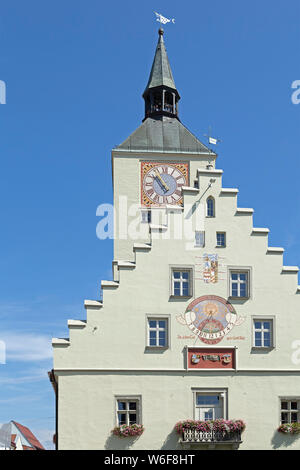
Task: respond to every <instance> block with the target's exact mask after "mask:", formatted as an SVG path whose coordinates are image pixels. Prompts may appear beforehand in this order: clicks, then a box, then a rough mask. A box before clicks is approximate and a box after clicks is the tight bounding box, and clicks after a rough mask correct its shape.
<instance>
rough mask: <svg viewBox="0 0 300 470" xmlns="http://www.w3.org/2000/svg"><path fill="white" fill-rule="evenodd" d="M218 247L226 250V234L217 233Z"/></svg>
mask: <svg viewBox="0 0 300 470" xmlns="http://www.w3.org/2000/svg"><path fill="white" fill-rule="evenodd" d="M217 246H218V247H220V248H225V246H226V233H225V232H217Z"/></svg>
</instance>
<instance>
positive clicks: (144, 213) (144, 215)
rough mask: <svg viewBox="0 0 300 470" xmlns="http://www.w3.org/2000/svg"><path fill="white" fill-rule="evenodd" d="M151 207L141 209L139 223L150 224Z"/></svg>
mask: <svg viewBox="0 0 300 470" xmlns="http://www.w3.org/2000/svg"><path fill="white" fill-rule="evenodd" d="M151 220H152V213H151V209H141V224H151Z"/></svg>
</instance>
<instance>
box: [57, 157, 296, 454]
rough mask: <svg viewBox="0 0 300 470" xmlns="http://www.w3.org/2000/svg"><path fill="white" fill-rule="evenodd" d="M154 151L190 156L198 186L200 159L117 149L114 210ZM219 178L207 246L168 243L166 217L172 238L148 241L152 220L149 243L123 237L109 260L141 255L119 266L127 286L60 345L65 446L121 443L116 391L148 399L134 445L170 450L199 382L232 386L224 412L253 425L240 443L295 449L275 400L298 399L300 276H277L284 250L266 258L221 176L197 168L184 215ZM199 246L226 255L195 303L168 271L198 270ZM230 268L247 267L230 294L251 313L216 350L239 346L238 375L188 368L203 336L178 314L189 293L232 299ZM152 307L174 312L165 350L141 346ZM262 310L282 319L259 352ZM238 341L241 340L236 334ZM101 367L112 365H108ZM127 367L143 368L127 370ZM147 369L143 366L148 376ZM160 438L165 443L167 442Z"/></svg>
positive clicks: (136, 192)
mask: <svg viewBox="0 0 300 470" xmlns="http://www.w3.org/2000/svg"><path fill="white" fill-rule="evenodd" d="M151 158H153V160H155V161H156V160H164V159H165V160H167V161H176V160H177V159H179V160H180V161H190V171H191V174H190V181H191V182H193V181H194V179H196V178H197V169H198V168H202V169H204V168H205V162H204V160H203V159H202V158H199V159H198V160H197V159H195V158H194V159H193V160H192V158H191V157H190V156H188V155H185V156H175V155H174V156H170V155H165V156H160V157H158V156H157V155H150V157H147V158H146V157H145V158H144V157H143V158H140V157H139V156H135V157H128V156H127V157H126V158H125V156H119V155H116V156H115V158H114V196H115V201H116V209H117V211H118V197H119V195H127V196H128V201H129V203H137V202H139V200H140V199H139V198H140V187H139V184H140V183H139V181H140V177H139V175H140V160H141V159H151ZM206 163H207V162H206ZM212 175H213V178H214V179H215V180H216V181H215V183H213V185H212V187H211V188H210V189H209V191H207V192H206V193H205V197H204V198H203V202H205V200H206V198H207V197H208V196H210V195H212V196H213V197H214V198H215V201H216V217H215V218H206V219H205V225H204V229H205V232H206V244H205V247H204V248H197V249H192V250H187V246H186V240H174V239H172V228H171V227H172V226H173V219H172V218H174V217H175V215H174V214H169V215H168V227H169V228H168V230H167V231H166V232H163V237H165V239H162V233H159V232H158V233H157V232H154V231H153V232H152V233H151V238H149V236H148V230H149V227H148V225H147V224H146V226H147V227H146V229H145V230H146V232H145V238H142V239H141V240H137V241H139V242H141V241H143V240H146V241H148V242H149V241H151V250H150V251H148V250H145V251H137V252H134V251H133V243H134V241H132V240H121V241H120V240H116V241H115V256H114V259H115V260H118V259H120V260H131V261H135V266H134V267H133V268H130V269H129V268H120V270H119V272H117V273H116V276H117V277H118V279H119V281H120V282H119V284H118V285H117V287H110V288H107V287H106V288H105V289H104V291H103V307H102V308H99V309H96V308H88V309H87V323H86V326H84V327H72V328H70V344H69V345H64V346H63V345H59V346H58V345H57V346H55V347H54V369H55V371H56V375H57V376H58V380H59V421H58V422H59V437H58V442H59V448H93V449H94V448H104V447H105V445H110V446H115V448H121V447H118V446H122V445H124V442H123V441H120V440H117V441H116V440H113V439H109V441H108V444H106V441H107V439H108V436H109V432H110V430H111V429H112V427H113V425H114V423H113V420H114V417H115V412H114V407H113V403H114V394H118V395H121V394H125V395H128V394H138V395H142V401H143V424H144V425H145V426H146V432H145V434H144V435H143V436H142V437H141V438H140V439H138V441H136V443H135V444H134V447H135V448H139V449H142V448H146V449H159V448H162V447H163V446H164V445H167V446H171V447H168V448H172V446H173V445H175V444H174V442H175V441H174V436H173V437H172V435H171V436H169V434H170V433H171V431H172V428H173V426H174V425H175V423H176V421H178V420H179V419H187V418H191V417H192V411H193V410H192V408H191V400H192V393H191V387H198V386H199V387H204V388H205V387H226V388H228V400H229V408H228V410H229V416H228V417H229V418H240V419H243V420H245V421H246V424H247V431H246V433H245V435H244V444H243V448H245V449H254V448H259V449H262V448H273V447H277V446H279V445H281V447H280V448H297V447H298V448H300V447H299V441H293V442H292V439H291V442H289V441H288V440H286V439H289V436H288V438H286V437H284V436H283V437H282V436H281V435H278V433H275V434H274V432H275V430H276V428H277V427H278V425H279V398H278V397H279V396H281V395H285V396H300V370H299V364H297V363H295V361H294V362H293V360H292V354H293V353H295V349H293V342H294V341H296V340H300V309H299V307H300V296H299V294H297V286H298V275H297V272H295V273H283V272H282V265H283V255H282V254H281V253H272V254H270V253H267V249H268V234H267V233H263V234H258V233H254V232H253V231H252V228H253V221H252V219H253V217H252V214H251V213H248V214H238V213H237V207H238V196H237V195H236V193H234V192H233V193H231V194H228V193H224V192H222V175H221V174H220V173H214V172H212V173H211V174H206V173H205V172H200V174H199V181H200V188H199V192H195V191H192V192H191V191H186V192H185V193H184V204H185V212H184V215H185V216H187V207H188V206H189V207H191V205H193V204H196V207H197V208H196V210H200V206H199V205H198V206H197V201H199V198H200V197H201V195H202V194H203V192H204V191H205V190H206V188H207V186H208V184H209V182H210V179H211V177H212ZM201 202H202V200H201ZM216 231H222V232H226V238H227V246H226V248H216ZM156 236H160V238H155V237H156ZM147 237H148V238H147ZM204 253H210V254H212V253H218V254H219V256H220V257H221V258H223V264H224V265H225V268H224V273H223V274H222V276H221V274H220V276H219V277H220V280H219V282H218V283H217V284H205V283H204V282H203V281H201V280H194V286H193V295H192V296H191V298H184V299H174V298H170V267H171V266H191V267H194V269H195V262H196V256H197V257H202V256H203V254H204ZM229 266H231V267H237V268H238V267H248V268H250V269H251V296H250V298H249V299H248V300H232V304H233V306H234V307H235V309H236V312H237V314H238V315H239V316H243V317H245V321H244V323H242V324H241V325H240V326H238V327H234V329H233V330H232V331H231V332H230V333H229V334H228V335H227V336H225V338H224V339H223V340H222V342H220V343H219V344H218V345H217V346H227V347H233V346H235V347H237V357H238V367H237V368H238V370H237V372H234V373H232V372H229V371H228V372H224V371H217V372H206V373H203V372H201V371H199V372H194V371H193V372H187V371H185V370H184V367H185V360H184V357H185V346H193V345H197V346H199V347H200V346H204V343H202V342H201V341H200V340H199V339H196V338H194V339H186V338H184V336H190V335H191V332H190V330H189V329H188V328H187V327H186V326H183V325H181V324H180V323H179V322H178V321H177V320H176V317H177V316H178V315H181V314H183V313H184V312H185V310H186V307H187V306H188V304H189V303H190V302H191V301H192V300H193V299H194V298H198V297H200V296H203V295H216V296H220V297H223V298H224V299H227V298H228V296H229V279H228V267H229ZM154 314H158V315H168V316H169V318H170V347H169V349H167V350H164V351H160V352H157V351H151V352H149V351H148V350H147V349H146V348H145V346H146V318H147V315H154ZM255 315H260V316H262V315H268V316H274V317H275V331H276V338H275V340H276V344H275V348H274V349H272V350H270V351H263V352H262V351H261V352H259V353H258V352H256V351H254V350H253V349H252V317H253V316H255ZM235 337H237V338H240V337H242V338H244V339H230V338H235ZM299 356H300V355H299ZM105 369H107V372H103V370H105ZM113 369H114V370H115V372H112V370H113ZM117 369H119V370H121V371H120V372H118V371H117ZM122 369H123V371H122ZM128 369H136V371H135V372H134V371H132V372H130V373H129V372H128ZM139 369H140V371H138V370H139ZM91 370H93V372H91ZM145 370H148V372H147V373H146V372H142V371H145ZM151 370H152V372H151ZM153 370H156V371H157V372H153ZM276 370H277V371H278V372H276ZM84 371H85V372H84ZM126 371H127V372H126ZM163 371H164V372H163ZM255 371H257V372H255ZM292 371H293V372H292ZM168 436H169V437H168ZM165 440H168V443H165V444H164V442H165ZM115 441H116V442H115ZM284 442H287V444H288V445H287V446H285V445H284ZM280 443H281V444H280Z"/></svg>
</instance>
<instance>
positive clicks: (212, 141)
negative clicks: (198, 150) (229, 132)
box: [204, 126, 222, 145]
mask: <svg viewBox="0 0 300 470" xmlns="http://www.w3.org/2000/svg"><path fill="white" fill-rule="evenodd" d="M204 137H207V141H208V143H209V144H212V145H217V143H218V142H222V141H221V140H220V139H216V138H215V137H212V135H211V127H210V126H209V128H208V134H204Z"/></svg>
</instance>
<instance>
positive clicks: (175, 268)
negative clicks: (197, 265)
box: [170, 265, 195, 299]
mask: <svg viewBox="0 0 300 470" xmlns="http://www.w3.org/2000/svg"><path fill="white" fill-rule="evenodd" d="M175 271H177V272H180V273H183V272H188V273H189V293H188V295H176V294H174V278H173V274H174V272H175ZM194 279H195V276H194V266H187V265H182V266H180V265H174V266H170V297H172V298H175V299H188V298H191V297H193V293H194ZM177 281H178V280H177ZM180 281H181V277H180ZM180 291H182V285H181V286H180Z"/></svg>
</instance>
